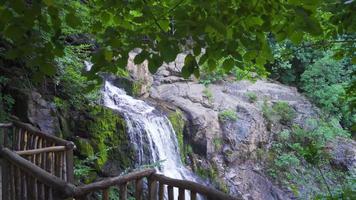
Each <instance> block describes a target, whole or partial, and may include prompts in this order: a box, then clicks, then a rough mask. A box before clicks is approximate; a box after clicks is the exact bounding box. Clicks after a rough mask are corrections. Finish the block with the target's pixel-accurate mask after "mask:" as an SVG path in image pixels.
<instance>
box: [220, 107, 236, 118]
mask: <svg viewBox="0 0 356 200" xmlns="http://www.w3.org/2000/svg"><path fill="white" fill-rule="evenodd" d="M219 120H221V121H236V120H237V115H236V112H235V111H234V110H232V109H226V110H223V111H221V112H220V113H219Z"/></svg>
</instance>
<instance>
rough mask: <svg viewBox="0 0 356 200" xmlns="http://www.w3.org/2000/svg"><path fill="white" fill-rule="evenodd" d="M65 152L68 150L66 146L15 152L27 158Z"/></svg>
mask: <svg viewBox="0 0 356 200" xmlns="http://www.w3.org/2000/svg"><path fill="white" fill-rule="evenodd" d="M65 150H66V147H65V146H54V147H45V148H40V149H31V150H23V151H15V153H17V154H18V155H20V156H26V155H34V154H40V153H47V152H58V151H65Z"/></svg>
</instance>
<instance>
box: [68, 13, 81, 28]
mask: <svg viewBox="0 0 356 200" xmlns="http://www.w3.org/2000/svg"><path fill="white" fill-rule="evenodd" d="M66 23H67V24H68V26H70V27H72V28H76V27H77V26H79V25H80V24H81V21H80V19H79V18H78V17H77V16H76V15H75V14H74V13H69V14H67V15H66Z"/></svg>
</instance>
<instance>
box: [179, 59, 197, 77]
mask: <svg viewBox="0 0 356 200" xmlns="http://www.w3.org/2000/svg"><path fill="white" fill-rule="evenodd" d="M196 68H198V69H199V67H198V63H197V62H196V60H195V57H194V56H193V55H192V54H188V55H187V56H186V57H185V60H184V66H183V68H182V76H183V78H189V76H190V75H192V74H193V73H194V72H195V70H196Z"/></svg>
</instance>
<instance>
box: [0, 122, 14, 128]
mask: <svg viewBox="0 0 356 200" xmlns="http://www.w3.org/2000/svg"><path fill="white" fill-rule="evenodd" d="M11 126H12V123H11V122H10V123H0V128H9V127H11Z"/></svg>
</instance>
